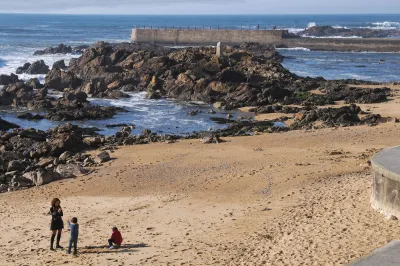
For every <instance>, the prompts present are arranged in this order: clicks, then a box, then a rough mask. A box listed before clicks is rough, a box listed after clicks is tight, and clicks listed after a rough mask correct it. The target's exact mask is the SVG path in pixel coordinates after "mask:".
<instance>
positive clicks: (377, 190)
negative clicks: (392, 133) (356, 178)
mask: <svg viewBox="0 0 400 266" xmlns="http://www.w3.org/2000/svg"><path fill="white" fill-rule="evenodd" d="M371 164H372V178H373V184H372V194H371V205H372V207H373V208H374V209H376V210H378V211H379V212H381V213H382V214H384V215H386V216H388V217H389V216H395V217H397V218H400V146H397V147H393V148H389V149H386V150H383V151H381V152H379V153H378V154H376V155H375V156H374V157H373V158H372V160H371Z"/></svg>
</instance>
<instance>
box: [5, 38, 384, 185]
mask: <svg viewBox="0 0 400 266" xmlns="http://www.w3.org/2000/svg"><path fill="white" fill-rule="evenodd" d="M72 51H74V52H81V53H82V55H81V56H80V57H79V58H77V59H75V60H72V61H71V62H70V64H69V66H68V67H67V66H65V63H64V61H62V62H61V61H59V62H57V63H56V64H54V65H53V67H52V69H51V70H50V69H49V67H48V66H46V65H45V64H44V62H43V61H38V62H35V63H33V64H25V65H24V66H23V67H21V68H19V70H18V71H17V72H18V73H40V74H42V73H44V72H46V73H45V74H46V77H45V84H41V83H40V82H39V80H37V79H31V80H29V81H27V82H23V81H22V80H19V78H18V76H17V75H14V74H11V75H1V76H0V85H3V86H4V87H3V88H2V89H1V91H0V105H2V106H13V107H24V108H27V109H28V110H29V111H30V112H31V111H32V112H44V113H45V114H44V115H43V116H42V115H38V114H32V113H26V114H23V115H21V116H20V117H19V118H21V119H28V120H40V119H44V118H46V119H49V120H52V121H76V120H89V119H105V118H111V117H113V116H114V115H116V114H117V113H120V112H126V110H124V109H123V108H118V107H112V106H99V105H93V104H91V103H90V102H88V100H87V98H88V97H94V98H111V99H118V98H123V97H129V95H127V94H126V92H143V91H146V92H147V97H148V98H151V99H160V98H174V99H179V100H183V101H202V102H206V103H209V104H212V105H213V107H214V109H222V110H231V109H235V108H240V107H253V108H252V109H251V110H250V111H251V112H255V113H291V114H295V118H294V119H293V121H292V123H291V124H290V125H286V126H282V125H278V124H277V122H285V121H286V120H288V119H289V118H288V117H285V116H283V117H281V118H279V119H275V120H269V121H254V120H252V119H247V118H241V119H239V120H238V121H233V120H231V119H230V117H228V118H227V119H226V120H223V119H220V121H219V122H221V123H227V124H229V125H228V126H227V127H226V128H225V129H222V130H217V131H214V132H198V133H193V134H191V135H188V136H174V135H166V136H160V135H157V134H154V133H152V132H151V131H150V130H145V131H143V132H142V134H139V135H133V134H132V128H133V126H132V125H129V126H128V125H116V127H119V126H121V130H120V131H119V132H117V133H116V134H115V135H113V136H107V137H105V136H101V135H99V134H98V133H96V130H95V129H84V128H80V127H77V126H74V125H72V124H70V123H67V124H65V125H61V126H58V127H56V128H53V129H50V130H48V131H46V132H43V131H40V130H35V129H20V128H19V126H18V125H15V124H12V123H9V122H7V121H5V120H0V130H1V133H0V167H1V169H0V192H6V191H12V190H17V189H21V188H26V187H30V186H34V185H36V186H38V185H42V184H46V183H49V182H51V181H54V180H59V179H63V178H71V177H75V176H78V175H82V174H85V173H87V171H88V170H87V169H85V168H86V167H93V166H96V165H98V164H101V163H103V162H105V161H107V160H110V154H109V153H108V152H107V151H113V150H114V149H115V148H117V147H118V146H121V145H134V144H146V143H151V142H167V143H173V142H175V141H176V140H178V139H195V138H197V139H198V138H200V139H202V141H203V143H218V142H220V141H221V140H220V137H227V136H246V135H253V134H261V133H271V132H282V131H288V130H298V129H312V128H318V127H342V126H355V125H362V124H366V125H376V124H377V123H383V122H388V121H391V119H390V118H384V117H381V116H380V115H379V114H371V113H366V112H364V111H363V110H361V108H360V107H359V106H357V105H356V104H363V103H381V102H385V101H387V97H388V96H390V94H391V91H390V89H388V88H381V89H369V88H360V87H359V86H360V85H361V86H362V85H365V86H366V85H369V84H373V83H371V82H363V81H356V80H340V81H327V80H325V79H323V78H309V77H305V78H304V77H299V76H297V75H295V74H293V73H291V72H290V71H288V70H287V69H285V68H284V67H283V66H282V65H281V62H282V60H283V57H282V56H281V55H280V54H279V53H278V52H277V51H276V50H275V49H274V48H273V47H270V46H264V45H260V44H257V43H248V44H244V45H241V46H237V47H228V46H227V47H224V48H223V55H217V54H216V53H215V48H212V47H196V48H192V47H191V48H184V49H170V48H165V47H158V46H153V45H144V44H142V45H138V44H131V43H122V44H109V43H105V42H99V43H96V44H94V45H92V46H90V47H79V48H71V47H68V46H64V45H60V46H58V47H53V48H48V49H45V50H43V51H38V52H35V54H36V55H43V54H52V53H71V52H72ZM350 84H357V85H358V87H354V86H353V85H350ZM49 89H52V90H56V91H59V92H61V93H62V96H61V97H59V98H54V97H51V96H50V95H49V94H48V90H49ZM316 91H317V92H318V93H315V92H316ZM337 101H344V102H345V103H346V104H349V105H348V106H344V107H340V108H332V107H327V108H325V107H324V106H325V105H332V104H334V103H335V102H337ZM196 114H197V112H196V111H193V112H190V115H196ZM96 149H101V150H102V152H101V153H99V154H97V155H94V156H93V155H89V153H87V152H88V151H92V150H96Z"/></svg>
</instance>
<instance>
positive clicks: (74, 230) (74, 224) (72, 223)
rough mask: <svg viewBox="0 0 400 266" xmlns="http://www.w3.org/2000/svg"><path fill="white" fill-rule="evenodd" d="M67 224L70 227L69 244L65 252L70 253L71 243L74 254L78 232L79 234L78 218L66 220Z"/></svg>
mask: <svg viewBox="0 0 400 266" xmlns="http://www.w3.org/2000/svg"><path fill="white" fill-rule="evenodd" d="M68 226H69V228H70V229H71V236H70V238H69V245H68V251H67V254H71V247H72V244H73V245H74V255H76V254H77V253H76V250H77V248H78V247H77V246H78V234H79V224H78V218H76V217H73V218H72V219H70V220H68Z"/></svg>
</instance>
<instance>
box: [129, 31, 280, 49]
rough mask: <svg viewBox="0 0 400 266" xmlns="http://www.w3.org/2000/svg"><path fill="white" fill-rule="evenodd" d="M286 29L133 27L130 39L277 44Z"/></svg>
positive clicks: (208, 43) (179, 42)
mask: <svg viewBox="0 0 400 266" xmlns="http://www.w3.org/2000/svg"><path fill="white" fill-rule="evenodd" d="M286 33H287V31H282V30H269V31H267V30H187V29H185V30H183V29H182V30H180V29H172V30H171V29H169V30H161V29H133V30H132V41H134V42H143V43H153V44H165V45H168V44H169V45H210V44H213V45H215V44H216V43H217V42H222V43H224V44H239V43H243V42H258V43H262V44H277V43H281V42H282V37H283V35H284V34H286Z"/></svg>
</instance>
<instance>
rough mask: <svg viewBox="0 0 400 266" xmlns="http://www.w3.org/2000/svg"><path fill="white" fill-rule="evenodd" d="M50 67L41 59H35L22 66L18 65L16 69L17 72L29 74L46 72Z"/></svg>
mask: <svg viewBox="0 0 400 266" xmlns="http://www.w3.org/2000/svg"><path fill="white" fill-rule="evenodd" d="M49 71H50V69H49V67H48V66H47V65H46V64H45V63H44V61H43V60H39V61H36V62H34V63H32V64H30V63H26V64H25V65H24V66H22V67H19V68H18V69H17V71H16V73H17V74H22V73H26V74H31V75H37V74H47V73H49Z"/></svg>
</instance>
